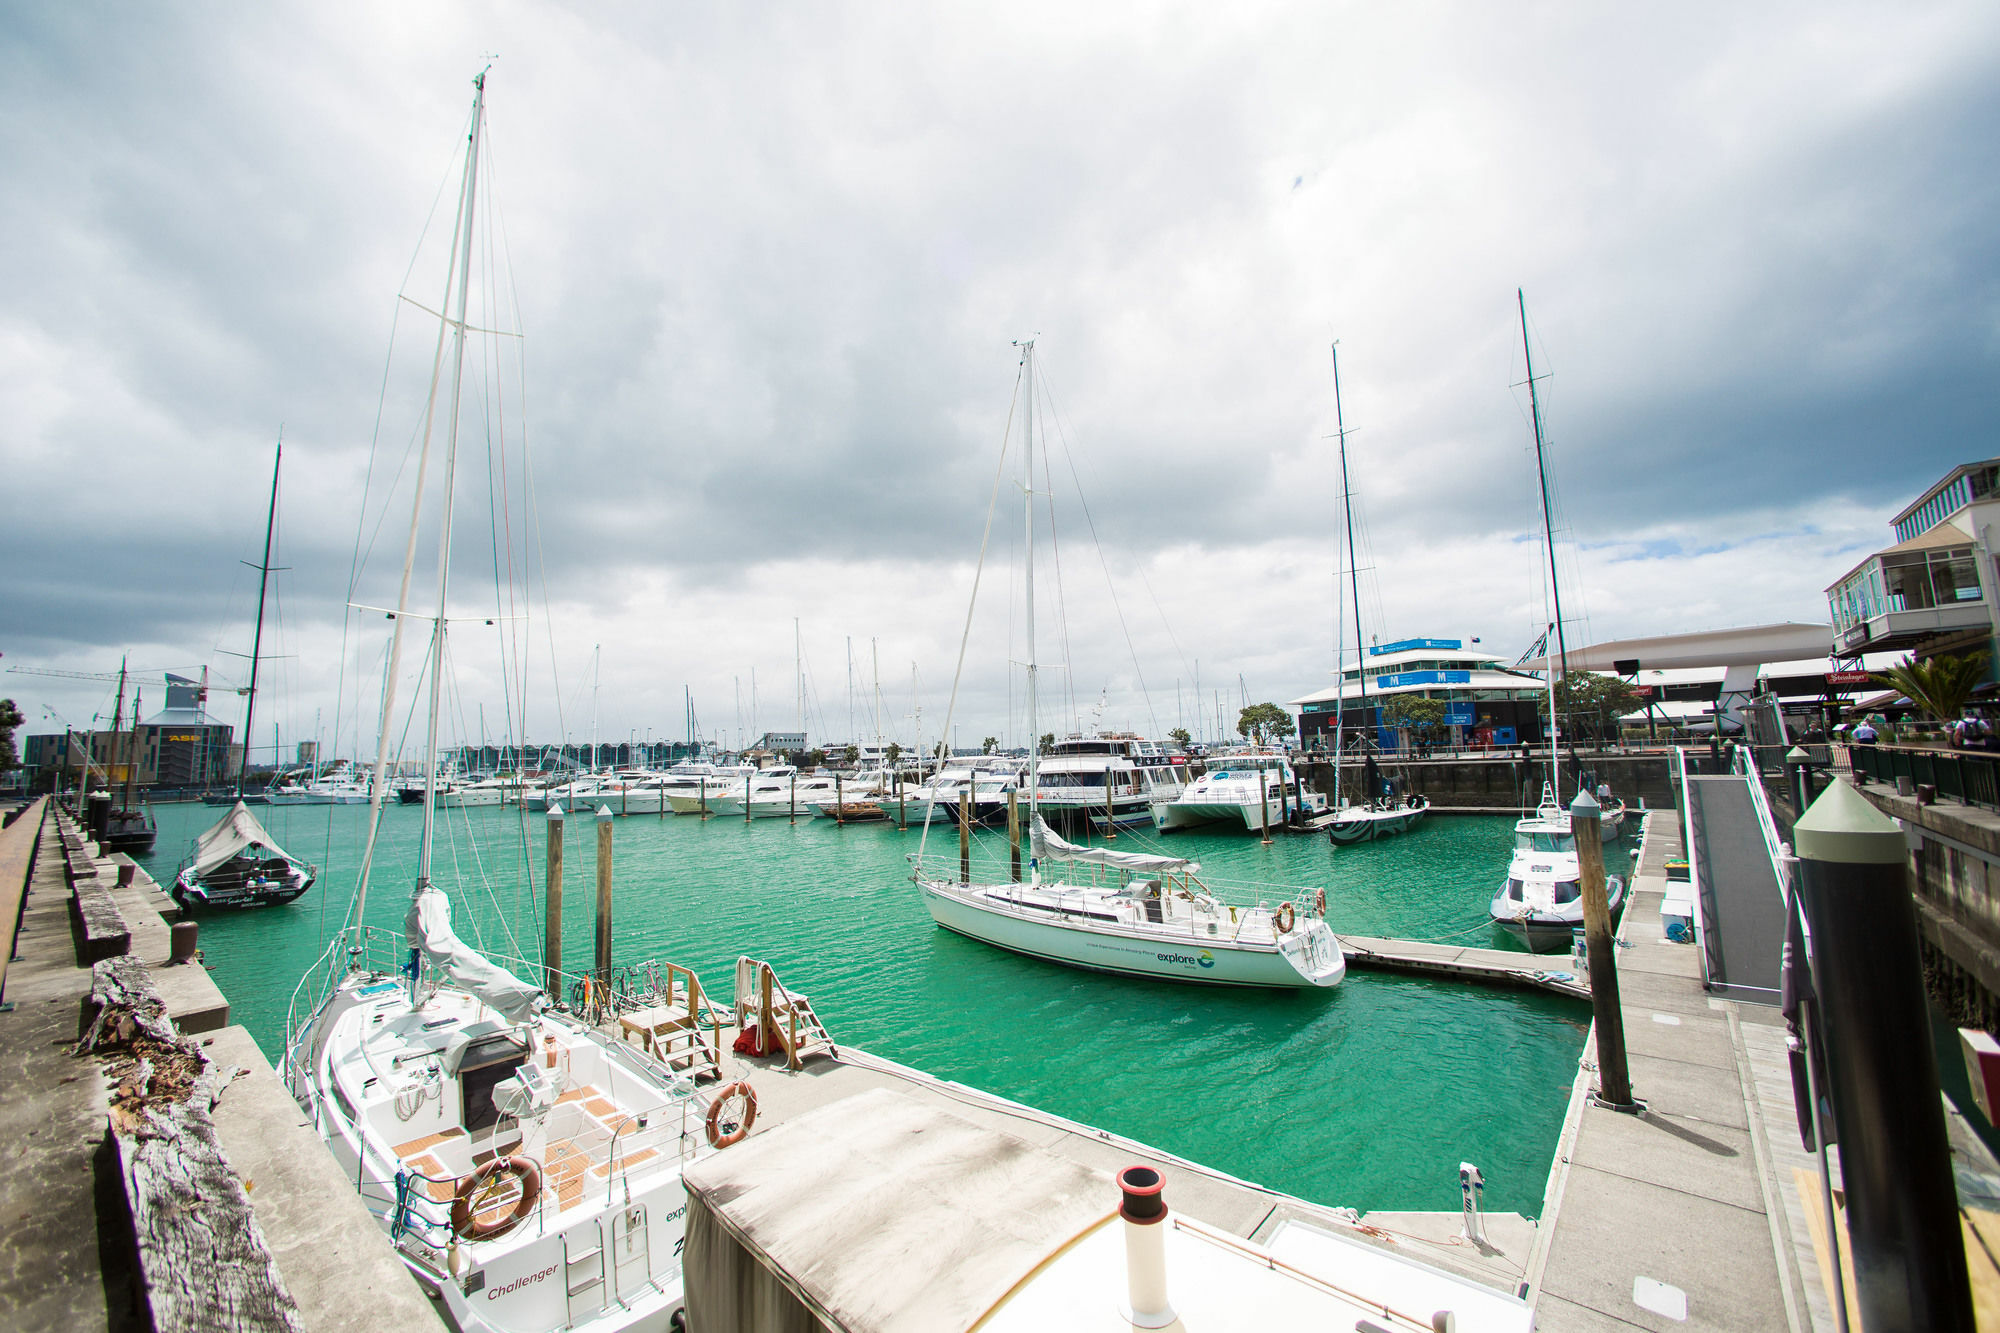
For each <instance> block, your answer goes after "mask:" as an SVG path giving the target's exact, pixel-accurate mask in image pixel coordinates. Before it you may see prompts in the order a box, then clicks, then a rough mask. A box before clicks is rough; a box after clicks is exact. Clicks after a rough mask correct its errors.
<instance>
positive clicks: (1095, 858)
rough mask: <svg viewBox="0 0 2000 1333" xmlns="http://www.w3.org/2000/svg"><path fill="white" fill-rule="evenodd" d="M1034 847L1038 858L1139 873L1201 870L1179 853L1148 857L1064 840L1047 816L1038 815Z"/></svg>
mask: <svg viewBox="0 0 2000 1333" xmlns="http://www.w3.org/2000/svg"><path fill="white" fill-rule="evenodd" d="M1033 848H1034V853H1035V859H1036V860H1037V861H1083V862H1087V863H1088V864H1090V865H1098V866H1112V867H1114V868H1116V869H1118V870H1130V871H1132V872H1133V873H1134V874H1140V875H1165V874H1171V873H1172V872H1174V871H1177V870H1199V869H1201V867H1200V866H1198V865H1196V864H1195V863H1194V862H1192V861H1184V860H1182V859H1181V858H1180V857H1178V856H1148V855H1146V854H1145V853H1144V852H1114V851H1112V850H1111V849H1110V848H1109V847H1079V846H1077V845H1076V844H1075V843H1073V842H1067V841H1065V840H1064V839H1063V838H1062V836H1061V835H1060V834H1058V833H1057V832H1056V831H1055V830H1054V829H1052V828H1050V827H1049V823H1048V821H1047V820H1046V819H1043V818H1042V817H1041V816H1040V815H1036V816H1035V830H1034V838H1033Z"/></svg>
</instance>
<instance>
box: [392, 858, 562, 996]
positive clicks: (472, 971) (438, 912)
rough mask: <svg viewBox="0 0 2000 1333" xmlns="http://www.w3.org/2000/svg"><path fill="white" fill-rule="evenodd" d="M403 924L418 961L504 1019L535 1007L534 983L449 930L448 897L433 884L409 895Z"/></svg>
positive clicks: (449, 910) (538, 991) (449, 909)
mask: <svg viewBox="0 0 2000 1333" xmlns="http://www.w3.org/2000/svg"><path fill="white" fill-rule="evenodd" d="M403 930H404V933H405V934H406V935H407V936H408V937H409V941H410V947H411V948H412V949H415V950H416V951H417V952H418V953H419V954H421V955H422V956H423V960H424V966H426V967H434V968H438V969H440V970H441V971H443V973H444V974H445V975H446V976H447V977H449V978H450V979H451V981H452V984H453V985H455V986H457V987H459V988H460V989H461V990H463V991H465V992H467V993H468V994H470V995H472V996H475V997H476V998H478V999H479V1000H480V1001H482V1002H483V1003H485V1004H488V1005H491V1006H492V1007H493V1008H494V1009H496V1010H498V1011H499V1013H500V1016H501V1017H503V1018H505V1019H506V1020H507V1021H508V1022H509V1023H525V1022H527V1021H528V1020H529V1019H531V1018H533V1017H534V1016H535V1012H536V1011H537V1010H538V1009H540V1008H541V998H542V992H541V991H540V989H539V988H537V987H534V986H530V985H529V984H528V983H527V982H525V981H523V980H521V979H520V978H519V977H517V976H515V975H514V974H513V973H512V972H509V971H508V970H507V969H506V968H504V967H499V966H496V965H495V964H493V963H491V962H488V961H487V960H486V958H485V957H484V955H482V954H480V953H478V952H477V951H476V950H474V949H473V948H471V947H470V946H469V945H467V944H466V943H465V941H463V940H461V939H459V937H458V936H457V935H455V934H454V933H452V929H451V899H449V898H447V897H445V896H444V894H443V893H442V892H440V891H439V890H438V889H437V888H435V887H433V886H431V885H428V884H427V885H425V886H424V887H423V888H422V889H420V890H418V891H417V892H416V893H415V894H413V895H412V896H411V898H410V914H409V916H408V917H407V918H406V919H405V920H404V922H403Z"/></svg>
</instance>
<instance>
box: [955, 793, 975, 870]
mask: <svg viewBox="0 0 2000 1333" xmlns="http://www.w3.org/2000/svg"><path fill="white" fill-rule="evenodd" d="M958 882H959V883H961V884H970V883H972V781H971V779H969V778H968V779H967V780H966V783H965V785H964V786H963V787H960V788H959V789H958Z"/></svg>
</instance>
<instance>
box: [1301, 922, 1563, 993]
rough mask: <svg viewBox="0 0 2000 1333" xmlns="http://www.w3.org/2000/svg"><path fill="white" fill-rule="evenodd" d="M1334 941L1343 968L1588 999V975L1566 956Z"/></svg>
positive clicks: (1345, 938)
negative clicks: (1337, 943)
mask: <svg viewBox="0 0 2000 1333" xmlns="http://www.w3.org/2000/svg"><path fill="white" fill-rule="evenodd" d="M1338 938H1339V940H1340V948H1341V951H1342V952H1343V953H1345V954H1346V955H1347V965H1348V966H1349V967H1358V968H1370V969H1374V970H1377V971H1382V972H1413V973H1416V974H1418V975H1420V976H1432V977H1446V978H1449V979H1451V980H1454V981H1475V982H1483V983H1485V984H1487V985H1490V986H1515V987H1520V988H1523V989H1527V990H1540V991H1548V992H1549V993H1551V994H1554V995H1563V996H1567V997H1569V998H1570V999H1573V1000H1588V999H1589V998H1590V978H1589V976H1588V975H1587V974H1586V973H1585V972H1583V971H1582V970H1581V969H1579V968H1577V967H1576V966H1575V962H1574V960H1573V959H1572V958H1571V957H1570V956H1569V955H1568V954H1566V953H1558V954H1532V953H1514V952H1511V951H1510V950H1507V949H1476V948H1472V947H1470V946H1468V945H1461V944H1436V943H1432V942H1431V941H1428V940H1384V939H1376V938H1373V937H1371V936H1368V935H1341V936H1339V937H1338Z"/></svg>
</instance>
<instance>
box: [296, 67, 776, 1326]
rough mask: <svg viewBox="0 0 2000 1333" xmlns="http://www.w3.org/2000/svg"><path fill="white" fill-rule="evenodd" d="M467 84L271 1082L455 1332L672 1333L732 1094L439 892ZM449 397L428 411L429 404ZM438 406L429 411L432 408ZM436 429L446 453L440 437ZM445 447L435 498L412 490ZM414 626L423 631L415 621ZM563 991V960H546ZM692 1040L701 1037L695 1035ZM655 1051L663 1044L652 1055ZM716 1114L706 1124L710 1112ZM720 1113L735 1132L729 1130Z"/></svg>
mask: <svg viewBox="0 0 2000 1333" xmlns="http://www.w3.org/2000/svg"><path fill="white" fill-rule="evenodd" d="M474 87H475V89H476V92H475V95H474V98H473V105H472V120H471V130H470V134H469V136H468V140H467V147H466V160H465V174H464V180H463V184H462V186H461V189H460V194H459V211H458V214H457V218H456V222H455V227H456V231H455V234H454V238H453V241H454V243H453V247H452V250H453V260H452V270H451V275H450V276H449V277H448V279H447V284H446V299H445V301H444V302H442V303H441V304H440V305H439V306H438V309H439V310H440V311H443V310H452V309H454V307H455V309H456V314H455V316H453V317H452V318H449V319H444V318H440V325H441V328H440V331H439V341H438V359H437V363H436V364H437V367H438V370H439V373H438V374H436V375H434V377H433V380H432V389H431V398H430V409H429V410H427V411H426V413H425V418H424V426H423V429H422V432H421V446H420V455H419V460H418V462H417V470H416V476H417V478H418V480H417V483H416V486H415V494H414V499H413V501H412V506H411V519H410V530H409V545H408V546H407V547H406V548H405V554H404V563H403V573H402V588H401V591H400V593H399V594H398V600H397V605H396V609H397V615H396V619H395V629H394V631H393V637H392V638H391V641H390V648H389V663H390V667H389V671H388V673H387V676H386V677H385V679H386V682H387V684H386V685H385V687H384V690H383V698H382V707H381V724H380V734H379V736H378V739H377V746H376V756H377V758H376V761H375V774H374V782H373V785H372V788H371V790H372V792H373V798H372V801H371V805H370V810H369V825H368V839H367V843H366V847H365V849H364V851H363V853H362V860H361V866H360V873H359V881H358V885H357V888H356V901H355V906H354V910H353V915H352V918H351V923H350V924H349V926H348V927H347V928H346V929H344V930H343V931H342V932H341V934H340V935H338V936H337V937H336V938H335V939H334V941H333V942H332V945H331V946H330V948H329V949H328V951H327V954H326V956H325V957H324V958H323V959H322V960H321V963H320V965H319V966H318V967H316V968H315V969H314V970H313V971H312V972H311V973H309V974H308V976H307V977H306V979H305V980H303V981H302V982H301V983H300V988H299V991H298V993H297V994H296V995H295V996H294V999H293V1008H292V1013H291V1014H290V1015H289V1016H288V1020H287V1025H286V1028H287V1031H286V1043H285V1055H284V1061H283V1065H284V1076H285V1080H286V1083H287V1085H288V1087H289V1088H290V1090H291V1092H292V1095H293V1096H294V1097H295V1098H297V1100H298V1103H299V1105H300V1106H301V1107H302V1108H303V1109H304V1111H305V1113H306V1115H307V1117H308V1119H309V1121H310V1123H311V1124H312V1126H313V1127H314V1129H315V1130H317V1131H318V1133H319V1135H320V1137H321V1138H322V1139H323V1140H324V1141H325V1143H326V1145H327V1147H328V1149H329V1150H331V1151H332V1153H333V1155H334V1157H335V1159H336V1160H337V1161H338V1162H339V1163H340V1165H341V1167H342V1169H343V1170H344V1171H345V1172H346V1174H347V1176H348V1178H349V1179H350V1180H352V1181H353V1182H354V1184H355V1187H356V1189H357V1190H358V1191H359V1192H360V1193H361V1195H362V1196H363V1198H364V1199H365V1200H366V1201H367V1202H368V1204H369V1206H370V1208H371V1210H372V1211H374V1212H375V1214H376V1215H377V1216H378V1217H379V1218H380V1219H381V1221H382V1224H383V1226H384V1227H385V1228H386V1229H387V1231H388V1233H389V1236H390V1240H391V1242H392V1243H393V1244H394V1246H395V1247H396V1250H397V1252H398V1253H399V1254H400V1255H401V1257H402V1259H403V1261H404V1263H405V1264H407V1265H408V1267H409V1269H410V1271H411V1272H412V1273H413V1274H414V1275H415V1276H416V1279H417V1281H418V1283H419V1285H420V1286H422V1287H423V1288H424V1289H425V1290H426V1291H427V1292H428V1293H430V1294H431V1296H432V1297H433V1298H434V1299H435V1300H436V1301H437V1303H438V1305H439V1307H440V1309H441V1312H442V1313H443V1314H444V1315H445V1317H446V1318H447V1319H448V1320H449V1321H450V1323H452V1324H453V1325H455V1326H456V1327H457V1328H459V1329H461V1330H473V1329H480V1330H494V1331H495V1333H545V1331H546V1330H551V1329H584V1328H588V1329H592V1330H605V1331H606V1333H610V1331H612V1330H626V1329H642V1328H643V1329H666V1328H668V1327H669V1326H670V1324H671V1322H672V1321H673V1320H674V1319H675V1317H676V1316H677V1314H678V1312H679V1310H680V1308H681V1273H680V1251H681V1239H682V1225H683V1218H684V1216H685V1213H686V1194H685V1192H684V1191H683V1189H682V1186H681V1176H680V1173H681V1168H682V1166H683V1165H684V1164H685V1163H687V1162H689V1161H691V1160H693V1159H695V1158H696V1157H698V1156H701V1155H703V1154H705V1153H708V1152H710V1151H713V1150H714V1147H715V1146H716V1145H717V1144H719V1143H725V1142H731V1141H733V1139H732V1138H731V1134H732V1133H733V1132H734V1130H733V1128H732V1126H735V1125H737V1124H739V1123H740V1122H741V1120H742V1119H743V1117H742V1116H741V1115H739V1114H738V1112H736V1111H734V1110H731V1109H729V1108H730V1107H731V1106H732V1105H734V1103H733V1102H732V1100H731V1099H732V1098H739V1099H740V1098H741V1097H742V1093H741V1091H740V1089H741V1085H732V1090H731V1091H730V1092H729V1094H728V1095H727V1096H718V1097H717V1098H714V1099H710V1098H708V1097H706V1096H704V1095H702V1094H701V1093H699V1092H697V1090H696V1088H695V1084H694V1079H693V1078H692V1077H691V1076H690V1075H691V1074H692V1073H693V1072H696V1071H697V1070H701V1069H706V1070H709V1071H712V1070H713V1069H714V1068H715V1063H714V1061H715V1053H714V1052H713V1051H712V1050H703V1051H702V1052H701V1059H700V1060H699V1061H689V1062H688V1063H687V1064H686V1065H685V1066H684V1067H683V1068H682V1069H681V1070H678V1071H677V1070H676V1069H674V1068H670V1067H668V1065H666V1064H664V1063H662V1062H661V1061H660V1060H658V1059H656V1058H654V1056H653V1055H652V1054H648V1053H645V1052H641V1051H640V1050H638V1049H636V1048H633V1047H629V1046H626V1045H624V1044H623V1043H621V1042H619V1041H617V1040H614V1039H612V1038H611V1037H608V1036H607V1035H605V1033H604V1032H603V1031H601V1030H599V1029H598V1028H596V1027H593V1026H591V1025H589V1024H587V1023H586V1022H584V1021H582V1020H581V1019H579V1018H577V1017H573V1016H571V1015H569V1014H565V1013H561V1012H557V1011H554V1010H552V1009H550V1008H549V1007H548V1005H549V1001H550V998H551V996H550V995H549V994H546V993H544V990H543V988H542V987H541V986H538V985H535V984H531V983H530V982H527V981H524V980H522V979H521V978H520V977H519V976H517V975H515V974H514V973H513V972H512V971H510V970H508V968H507V967H505V966H503V965H502V964H501V963H500V962H496V961H495V960H493V959H489V958H488V957H486V956H484V955H483V954H481V953H479V952H477V951H475V950H474V949H472V948H470V947H469V946H467V945H466V944H465V943H464V942H463V941H462V940H460V939H459V938H458V936H457V934H456V933H455V932H454V931H453V929H452V924H451V903H450V900H449V899H448V898H447V897H446V896H445V893H444V890H443V888H442V887H441V886H440V885H439V884H438V883H437V882H436V881H435V880H434V879H433V877H432V871H433V858H432V843H433V835H434V831H435V827H436V822H437V801H436V800H435V796H436V791H437V786H438V783H439V781H440V779H441V772H440V770H441V765H440V764H439V762H438V755H439V726H440V721H441V716H442V702H443V699H444V683H443V676H444V672H445V666H444V664H446V663H447V662H449V661H450V657H449V655H448V654H447V653H446V651H445V635H446V628H447V622H446V617H445V607H446V594H447V592H448V590H449V584H450V569H451V529H452V504H451V492H452V486H453V474H454V468H455V463H456V460H457V453H458V449H457V445H458V430H459V391H460V387H461V382H462V378H463V368H464V358H465V332H466V329H467V328H468V325H467V322H466V295H467V288H468V287H469V286H470V285H471V281H472V279H473V274H474V270H473V245H472V228H473V223H474V221H475V219H476V218H477V217H478V216H479V213H478V211H477V209H476V208H475V202H474V201H475V193H476V186H477V178H478V167H479V145H480V129H481V123H482V119H483V112H484V108H485V75H484V74H483V73H482V74H481V75H480V77H479V78H478V79H477V80H475V81H474ZM441 386H448V387H446V388H445V392H446V393H447V394H448V396H447V397H442V398H441V396H440V387H441ZM440 406H442V407H444V408H445V409H446V411H445V412H444V413H442V414H440V413H438V411H437V409H438V408H439V407H440ZM440 415H442V416H443V418H444V420H443V423H442V431H441V434H442V438H441V440H440V439H437V438H436V437H435V435H434V432H433V430H432V423H433V422H434V421H436V420H437V418H438V417H439V416H440ZM440 447H441V452H442V455H443V458H442V464H441V484H440V485H436V486H433V487H432V488H430V489H431V490H432V491H434V492H441V495H438V496H435V497H427V495H426V487H425V485H424V483H423V478H424V476H425V473H426V470H427V468H428V465H429V464H430V462H431V459H432V455H433V453H434V452H438V451H439V448H440ZM427 498H435V500H436V504H437V507H438V510H439V516H438V517H435V518H434V522H435V524H436V527H437V530H438V533H439V537H438V572H437V598H436V610H435V614H434V616H433V617H431V622H430V623H431V636H432V637H431V652H430V654H429V657H428V667H427V669H428V672H429V699H428V709H427V728H426V737H425V747H424V748H425V765H424V773H425V785H426V791H425V793H424V799H423V802H422V806H423V830H422V837H421V841H420V842H419V844H418V854H417V864H416V877H415V885H414V887H413V890H412V892H411V895H410V902H409V908H408V911H407V913H406V915H405V919H404V929H403V931H402V932H401V935H400V937H398V936H394V935H391V934H390V933H388V932H377V931H375V930H373V929H371V928H369V927H368V926H367V925H366V924H365V923H366V915H365V913H366V907H367V895H368V888H369V877H370V873H371V870H372V867H373V862H374V856H375V850H376V836H377V833H378V831H379V828H380V821H381V815H382V804H383V796H384V794H385V793H386V792H387V791H388V790H389V786H388V784H387V783H385V782H384V781H383V768H384V764H385V762H386V756H387V755H388V753H389V750H390V741H391V732H392V729H393V725H394V722H395V716H396V715H395V713H394V711H393V710H394V707H395V686H396V681H397V679H398V676H399V672H398V670H397V668H398V666H399V664H400V661H401V654H402V648H403V638H404V627H405V626H406V625H408V624H410V623H411V620H412V618H413V617H412V615H411V608H410V605H409V601H410V596H409V592H410V572H411V565H412V561H413V559H414V555H415V551H416V540H417V534H418V528H419V524H420V523H421V521H422V520H423V518H424V515H425V510H426V508H427V504H426V501H427ZM416 618H417V619H422V618H423V617H421V616H417V617H416ZM543 965H544V967H546V969H547V971H546V973H545V978H546V980H547V982H548V986H549V990H550V991H553V992H560V990H561V980H562V979H561V974H560V972H559V971H558V969H559V967H560V960H559V959H555V958H550V959H545V960H544V964H543ZM676 971H678V969H671V968H670V969H668V980H667V984H666V987H665V991H664V994H663V995H662V996H661V1000H662V1003H664V1004H665V1005H666V1006H667V1007H669V1008H672V1007H674V1006H679V1009H678V1010H677V1012H684V1013H685V1014H686V1016H687V1018H688V1020H689V1022H690V1025H694V1024H699V1023H700V1021H701V1016H702V1004H701V1000H700V991H699V983H698V982H695V981H694V980H693V978H692V976H691V975H687V974H683V975H684V976H685V980H684V981H682V982H680V983H678V984H677V983H676V982H675V980H674V973H675V972H676ZM695 1035H696V1036H697V1038H699V1037H700V1035H701V1033H700V1031H699V1029H697V1031H696V1034H695ZM655 1049H656V1050H657V1048H655ZM711 1112H714V1114H710V1113H711ZM725 1117H728V1118H725Z"/></svg>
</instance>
